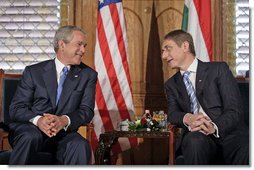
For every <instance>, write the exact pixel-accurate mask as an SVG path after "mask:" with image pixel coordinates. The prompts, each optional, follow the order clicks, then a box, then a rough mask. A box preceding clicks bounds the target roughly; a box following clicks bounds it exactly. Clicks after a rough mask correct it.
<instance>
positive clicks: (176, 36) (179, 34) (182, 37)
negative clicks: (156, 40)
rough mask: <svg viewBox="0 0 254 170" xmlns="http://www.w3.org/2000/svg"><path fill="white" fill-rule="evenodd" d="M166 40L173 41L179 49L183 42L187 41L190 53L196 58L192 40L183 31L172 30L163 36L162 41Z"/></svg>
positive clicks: (189, 35)
mask: <svg viewBox="0 0 254 170" xmlns="http://www.w3.org/2000/svg"><path fill="white" fill-rule="evenodd" d="M166 39H168V40H172V41H174V42H175V43H176V44H177V45H178V46H179V47H181V45H182V44H183V42H185V41H187V42H188V43H189V47H190V52H191V53H192V54H193V55H194V56H196V52H195V48H194V43H193V38H192V36H191V34H189V33H188V32H185V31H183V30H174V31H171V32H169V33H168V34H166V35H165V37H164V40H166Z"/></svg>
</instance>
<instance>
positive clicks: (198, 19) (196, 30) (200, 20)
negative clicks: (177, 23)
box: [182, 0, 212, 61]
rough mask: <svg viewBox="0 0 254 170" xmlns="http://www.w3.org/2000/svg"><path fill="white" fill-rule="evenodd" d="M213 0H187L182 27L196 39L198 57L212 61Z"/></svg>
mask: <svg viewBox="0 0 254 170" xmlns="http://www.w3.org/2000/svg"><path fill="white" fill-rule="evenodd" d="M211 23H212V21H211V0H185V2H184V12H183V21H182V29H183V30H184V31H187V32H189V33H190V34H191V35H192V37H193V40H194V45H195V51H196V57H197V58H198V59H200V60H202V61H212V27H211V25H212V24H211Z"/></svg>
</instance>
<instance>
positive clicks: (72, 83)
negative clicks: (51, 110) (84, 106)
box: [57, 66, 81, 112]
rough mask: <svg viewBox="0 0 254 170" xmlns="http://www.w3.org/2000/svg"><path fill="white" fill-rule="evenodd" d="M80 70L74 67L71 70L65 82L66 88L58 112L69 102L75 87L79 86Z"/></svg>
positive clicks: (64, 87)
mask: <svg viewBox="0 0 254 170" xmlns="http://www.w3.org/2000/svg"><path fill="white" fill-rule="evenodd" d="M80 70H81V69H80V68H79V67H77V66H72V67H71V69H70V72H69V73H68V75H67V77H66V79H65V82H64V86H63V91H62V94H61V97H60V100H59V103H58V109H57V112H58V111H59V110H61V108H63V107H64V105H65V103H66V102H67V101H68V99H69V97H70V95H71V93H72V91H73V90H74V89H75V87H76V86H77V84H78V82H79V80H80Z"/></svg>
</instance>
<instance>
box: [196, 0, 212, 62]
mask: <svg viewBox="0 0 254 170" xmlns="http://www.w3.org/2000/svg"><path fill="white" fill-rule="evenodd" d="M193 2H194V4H195V7H196V10H197V14H198V18H199V24H200V28H201V31H202V35H203V38H204V41H205V44H206V48H207V51H208V54H209V57H210V61H211V57H212V43H211V42H212V40H211V38H212V37H211V28H212V26H211V25H212V24H211V1H210V0H205V1H204V0H203V1H202V2H201V1H200V0H194V1H193Z"/></svg>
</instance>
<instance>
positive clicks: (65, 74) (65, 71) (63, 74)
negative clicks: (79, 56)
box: [56, 66, 68, 105]
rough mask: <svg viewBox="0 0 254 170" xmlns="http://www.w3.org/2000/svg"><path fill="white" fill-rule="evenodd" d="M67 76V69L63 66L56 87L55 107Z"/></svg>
mask: <svg viewBox="0 0 254 170" xmlns="http://www.w3.org/2000/svg"><path fill="white" fill-rule="evenodd" d="M67 74H68V67H66V66H65V67H64V68H63V70H62V72H61V76H60V79H59V83H58V87H57V96H56V105H57V104H58V101H59V99H60V96H61V93H62V90H63V84H64V80H65V78H66V77H67Z"/></svg>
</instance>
